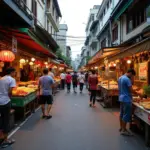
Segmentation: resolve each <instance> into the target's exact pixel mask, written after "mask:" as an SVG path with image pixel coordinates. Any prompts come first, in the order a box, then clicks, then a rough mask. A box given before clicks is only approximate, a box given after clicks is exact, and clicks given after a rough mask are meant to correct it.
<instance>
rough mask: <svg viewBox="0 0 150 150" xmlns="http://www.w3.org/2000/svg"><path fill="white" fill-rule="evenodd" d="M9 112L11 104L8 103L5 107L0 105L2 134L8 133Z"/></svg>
mask: <svg viewBox="0 0 150 150" xmlns="http://www.w3.org/2000/svg"><path fill="white" fill-rule="evenodd" d="M10 110H11V103H10V102H9V103H8V104H6V105H0V114H1V120H2V130H3V133H4V134H8V133H9V130H10V128H9V120H10Z"/></svg>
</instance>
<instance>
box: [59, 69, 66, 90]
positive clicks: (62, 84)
mask: <svg viewBox="0 0 150 150" xmlns="http://www.w3.org/2000/svg"><path fill="white" fill-rule="evenodd" d="M60 78H61V89H62V90H64V89H65V78H66V75H65V74H64V72H62V73H61V74H60Z"/></svg>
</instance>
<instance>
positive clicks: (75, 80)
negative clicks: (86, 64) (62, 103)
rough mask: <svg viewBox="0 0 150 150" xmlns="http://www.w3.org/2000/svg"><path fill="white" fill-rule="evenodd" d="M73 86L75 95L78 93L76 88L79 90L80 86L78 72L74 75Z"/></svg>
mask: <svg viewBox="0 0 150 150" xmlns="http://www.w3.org/2000/svg"><path fill="white" fill-rule="evenodd" d="M72 84H73V90H74V93H77V91H76V88H77V85H78V75H77V72H74V74H73V75H72Z"/></svg>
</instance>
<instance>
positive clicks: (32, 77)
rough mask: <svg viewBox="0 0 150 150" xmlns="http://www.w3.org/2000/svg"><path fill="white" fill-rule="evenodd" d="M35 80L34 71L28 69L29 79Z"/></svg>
mask: <svg viewBox="0 0 150 150" xmlns="http://www.w3.org/2000/svg"><path fill="white" fill-rule="evenodd" d="M34 80H35V76H34V72H33V70H32V69H30V71H29V81H34Z"/></svg>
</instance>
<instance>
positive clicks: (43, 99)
mask: <svg viewBox="0 0 150 150" xmlns="http://www.w3.org/2000/svg"><path fill="white" fill-rule="evenodd" d="M39 103H40V104H41V105H43V104H48V105H52V104H53V96H52V95H41V96H40V102H39Z"/></svg>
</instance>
